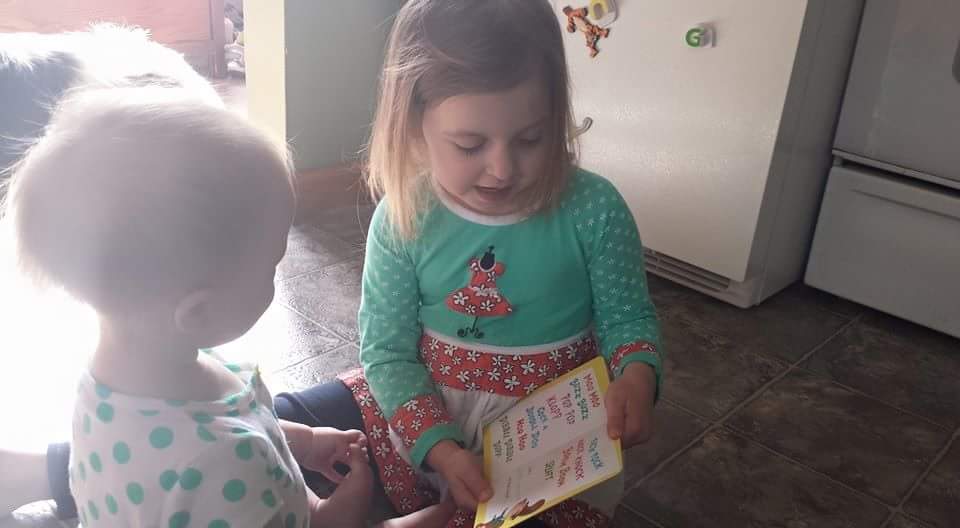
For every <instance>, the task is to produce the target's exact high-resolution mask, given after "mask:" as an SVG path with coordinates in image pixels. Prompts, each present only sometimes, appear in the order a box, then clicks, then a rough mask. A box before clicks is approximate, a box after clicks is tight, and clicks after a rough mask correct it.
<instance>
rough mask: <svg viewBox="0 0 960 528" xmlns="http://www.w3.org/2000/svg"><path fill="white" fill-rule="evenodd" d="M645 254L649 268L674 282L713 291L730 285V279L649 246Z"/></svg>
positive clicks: (724, 288) (722, 289)
mask: <svg viewBox="0 0 960 528" xmlns="http://www.w3.org/2000/svg"><path fill="white" fill-rule="evenodd" d="M644 255H645V258H646V261H647V270H649V271H651V272H653V273H656V274H657V275H661V276H663V277H666V278H668V279H670V280H673V281H674V282H679V283H680V284H685V285H688V286H691V287H693V288H696V289H705V290H709V291H713V292H722V291H724V290H726V289H728V288H729V287H730V279H728V278H726V277H723V276H720V275H717V274H716V273H712V272H709V271H707V270H705V269H703V268H700V267H697V266H694V265H693V264H688V263H686V262H683V261H682V260H678V259H675V258H673V257H669V256H667V255H664V254H663V253H658V252H656V251H654V250H652V249H649V248H644Z"/></svg>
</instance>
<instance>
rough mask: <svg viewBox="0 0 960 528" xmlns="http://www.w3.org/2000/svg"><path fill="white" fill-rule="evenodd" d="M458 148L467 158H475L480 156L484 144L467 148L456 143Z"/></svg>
mask: <svg viewBox="0 0 960 528" xmlns="http://www.w3.org/2000/svg"><path fill="white" fill-rule="evenodd" d="M454 145H456V146H457V149H458V150H460V152H462V153H463V154H464V155H465V156H473V155H476V154H478V153H479V152H480V151H481V150H482V149H483V145H484V144H483V143H477V144H476V145H471V146H469V147H465V146H463V145H461V144H459V143H454Z"/></svg>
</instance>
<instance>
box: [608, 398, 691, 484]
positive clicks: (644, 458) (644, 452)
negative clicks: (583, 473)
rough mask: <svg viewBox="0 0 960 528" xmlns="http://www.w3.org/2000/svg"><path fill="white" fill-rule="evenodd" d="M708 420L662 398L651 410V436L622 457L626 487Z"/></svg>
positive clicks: (674, 449) (688, 439)
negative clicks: (652, 432)
mask: <svg viewBox="0 0 960 528" xmlns="http://www.w3.org/2000/svg"><path fill="white" fill-rule="evenodd" d="M707 425H708V424H707V422H705V421H703V420H701V419H700V418H697V417H695V416H693V415H691V414H689V413H687V412H686V411H684V410H682V409H680V408H679V407H677V406H676V405H673V404H671V403H670V402H666V401H661V402H660V403H658V404H657V407H656V409H654V412H653V426H654V434H653V438H652V439H651V440H650V441H649V442H647V443H646V444H643V445H638V446H635V447H632V448H630V449H628V450H627V452H626V456H625V457H624V466H625V467H624V471H625V475H626V487H627V488H630V487H631V486H632V485H633V484H634V483H635V482H637V481H638V480H640V479H641V478H643V477H644V476H646V475H647V473H649V472H650V471H651V470H653V468H655V467H656V466H657V464H659V463H660V462H662V461H663V460H665V459H666V458H667V457H669V456H670V455H672V454H674V453H676V452H677V450H679V449H681V448H682V447H683V446H685V445H687V443H689V442H690V441H691V440H693V438H694V437H695V436H697V435H698V434H700V433H701V432H703V430H704V429H706V428H707Z"/></svg>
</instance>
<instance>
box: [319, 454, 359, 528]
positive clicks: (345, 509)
mask: <svg viewBox="0 0 960 528" xmlns="http://www.w3.org/2000/svg"><path fill="white" fill-rule="evenodd" d="M344 463H345V464H346V465H347V466H348V467H349V468H350V472H349V473H347V475H346V476H345V477H343V478H342V479H341V480H340V483H339V484H338V485H337V488H336V489H335V490H334V491H333V494H332V495H330V498H328V499H321V498H319V497H317V495H316V494H315V493H314V492H313V491H311V490H310V489H309V488H307V500H308V502H309V505H310V526H312V527H315V528H321V527H325V528H329V527H333V526H336V527H338V528H363V527H364V526H366V524H365V522H366V516H367V513H368V512H369V511H370V499H371V497H372V495H373V472H372V471H371V470H370V465H369V462H368V461H367V456H366V454H365V453H364V452H363V451H362V449H360V448H359V447H356V446H354V447H353V448H351V449H350V452H349V454H348V456H347V458H346V460H345V461H344Z"/></svg>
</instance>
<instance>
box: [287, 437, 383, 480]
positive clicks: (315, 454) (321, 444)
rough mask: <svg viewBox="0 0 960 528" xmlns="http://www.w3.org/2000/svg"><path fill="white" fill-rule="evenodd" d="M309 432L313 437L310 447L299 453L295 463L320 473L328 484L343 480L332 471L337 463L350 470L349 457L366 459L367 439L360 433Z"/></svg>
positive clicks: (337, 473) (338, 474) (335, 471)
mask: <svg viewBox="0 0 960 528" xmlns="http://www.w3.org/2000/svg"><path fill="white" fill-rule="evenodd" d="M311 432H312V433H313V436H312V438H311V440H310V445H309V446H308V447H307V448H306V449H303V450H302V451H301V452H300V459H298V460H297V462H299V463H300V465H301V466H303V467H305V468H307V469H310V470H313V471H318V472H320V474H322V475H323V476H324V477H326V478H327V479H328V480H330V482H333V483H340V482H341V481H342V480H343V479H344V477H343V475H341V474H340V473H339V472H338V471H337V470H336V469H334V464H336V463H338V462H339V463H341V464H344V465H347V466H350V468H351V470H352V469H353V466H352V465H351V456H359V457H362V458H364V459H366V458H367V451H366V446H367V437H366V436H364V434H363V433H362V432H360V431H357V430H350V431H341V430H339V429H334V428H332V427H313V428H311ZM351 451H355V453H351Z"/></svg>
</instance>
